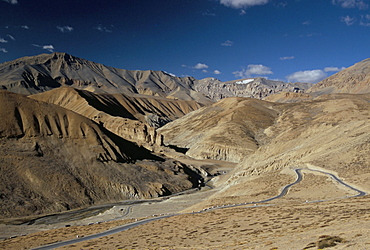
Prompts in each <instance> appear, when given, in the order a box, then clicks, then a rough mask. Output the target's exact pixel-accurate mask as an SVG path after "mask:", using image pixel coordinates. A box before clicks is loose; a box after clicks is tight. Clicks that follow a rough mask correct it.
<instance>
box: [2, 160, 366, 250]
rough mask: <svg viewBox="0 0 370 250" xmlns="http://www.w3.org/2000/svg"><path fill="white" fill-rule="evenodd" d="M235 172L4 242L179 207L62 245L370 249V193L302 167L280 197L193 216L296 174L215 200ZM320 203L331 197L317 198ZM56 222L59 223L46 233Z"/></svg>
mask: <svg viewBox="0 0 370 250" xmlns="http://www.w3.org/2000/svg"><path fill="white" fill-rule="evenodd" d="M219 167H222V166H221V165H220V166H219ZM227 168H229V169H230V168H231V166H230V165H228V166H226V169H227ZM224 169H225V168H224ZM231 173H232V172H230V173H226V174H225V175H219V176H218V177H216V178H214V179H213V181H212V182H210V185H213V186H214V189H210V188H209V187H207V188H205V189H204V190H203V191H199V192H196V193H193V194H185V195H180V196H175V197H172V198H169V199H166V200H164V201H162V202H158V203H156V202H149V203H144V204H140V205H135V206H132V207H131V208H130V210H129V212H128V213H127V214H126V213H125V211H123V212H122V211H121V210H122V208H121V207H118V206H117V207H116V208H112V209H111V210H108V211H106V212H105V213H103V214H101V215H99V216H96V217H91V218H87V219H84V220H82V221H74V222H73V221H72V222H68V224H70V225H71V226H70V227H65V226H64V225H63V223H60V224H55V225H48V226H47V225H39V226H38V228H39V230H42V231H39V232H35V233H30V234H28V235H25V236H19V237H16V238H12V239H6V240H4V241H2V242H1V243H0V249H32V248H35V247H38V246H41V245H45V244H49V243H53V242H59V241H64V240H68V239H75V238H76V237H84V236H86V235H90V234H94V233H97V232H102V231H104V230H108V229H110V228H114V227H117V226H120V225H123V224H127V223H130V222H132V221H134V220H136V219H138V220H140V219H141V218H146V217H151V216H153V215H157V214H159V213H178V212H180V213H182V214H181V215H177V216H174V217H170V218H165V219H161V220H158V221H153V222H150V223H147V224H145V225H141V226H138V227H135V228H132V229H129V230H127V231H124V232H120V233H117V234H113V235H110V236H106V237H101V238H98V239H95V240H90V241H85V242H81V243H78V244H74V245H68V246H65V247H63V249H309V248H310V249H319V248H323V246H326V247H328V246H329V245H330V244H331V243H330V242H331V241H330V240H333V239H336V240H337V242H335V243H333V244H335V246H334V245H333V246H332V247H328V248H327V249H368V248H370V240H369V239H370V208H369V205H368V204H369V201H370V197H369V196H363V197H356V198H346V196H353V195H355V194H356V193H355V192H354V191H353V190H350V189H348V188H345V187H343V186H339V185H338V184H337V183H335V182H334V181H333V180H332V179H331V178H329V177H327V176H325V175H323V174H320V173H317V172H313V171H308V170H305V171H303V180H302V181H301V182H300V183H298V184H296V185H294V186H293V187H292V188H291V189H290V191H289V192H288V194H287V195H286V196H284V197H283V198H281V199H277V200H274V201H271V202H268V203H263V204H256V205H255V204H249V205H242V206H237V207H231V208H222V209H216V210H208V211H206V212H202V213H192V211H200V210H203V209H204V208H210V207H213V206H217V205H229V204H239V203H241V202H253V201H259V200H263V199H266V198H268V197H272V196H275V195H277V194H278V193H279V190H280V188H281V187H283V186H285V185H287V184H289V183H292V182H294V180H295V176H294V175H293V174H292V173H293V171H292V173H290V172H289V171H283V172H273V173H269V174H266V175H264V176H262V177H259V178H255V179H253V180H251V181H250V182H249V185H248V186H245V189H247V190H248V193H249V195H245V196H224V197H223V198H220V196H219V195H217V196H215V198H214V199H213V198H212V196H213V195H214V194H215V193H216V192H217V193H218V192H222V191H221V190H220V188H221V186H222V185H220V184H221V183H224V182H225V181H226V180H227V178H228V176H229V175H230V174H231ZM357 181H360V180H357ZM258 183H259V184H261V183H269V185H258ZM319 200H325V201H322V202H317V201H319ZM125 209H128V208H127V207H125ZM180 210H182V211H180ZM119 211H121V213H124V214H126V215H125V216H124V217H122V218H121V219H117V220H114V221H109V219H112V218H117V213H119ZM99 220H100V221H102V220H105V221H106V222H102V223H99V224H91V223H96V222H97V221H99ZM86 224H91V225H86ZM17 227H18V230H19V229H22V227H24V228H25V226H11V227H10V228H11V229H14V230H17ZM34 227H35V228H37V226H34ZM51 227H56V228H55V229H51V230H46V229H50V228H51ZM8 228H9V227H8ZM2 230H4V227H2V228H1V231H2ZM320 244H321V245H320Z"/></svg>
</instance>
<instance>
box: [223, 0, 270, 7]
mask: <svg viewBox="0 0 370 250" xmlns="http://www.w3.org/2000/svg"><path fill="white" fill-rule="evenodd" d="M268 1H269V0H220V3H221V4H223V5H225V6H227V7H232V8H236V9H241V8H246V7H251V6H255V5H264V4H267V3H268Z"/></svg>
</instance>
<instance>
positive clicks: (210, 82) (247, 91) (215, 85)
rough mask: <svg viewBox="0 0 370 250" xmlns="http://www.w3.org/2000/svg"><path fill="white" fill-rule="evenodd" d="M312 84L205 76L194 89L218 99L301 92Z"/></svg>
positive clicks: (259, 97) (260, 96)
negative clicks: (231, 79) (223, 79)
mask: <svg viewBox="0 0 370 250" xmlns="http://www.w3.org/2000/svg"><path fill="white" fill-rule="evenodd" d="M311 86H312V84H309V83H286V82H281V81H273V80H268V79H265V78H250V79H241V80H235V81H230V82H221V81H219V80H218V79H216V78H205V79H202V80H199V81H197V82H196V84H195V89H196V90H197V91H199V92H200V93H203V94H204V95H206V96H207V97H209V98H210V99H212V100H215V101H219V100H221V99H223V98H227V97H251V98H256V99H263V98H265V97H267V96H269V95H272V94H275V93H280V92H283V91H285V92H294V93H303V92H305V91H306V90H307V89H308V88H309V87H311Z"/></svg>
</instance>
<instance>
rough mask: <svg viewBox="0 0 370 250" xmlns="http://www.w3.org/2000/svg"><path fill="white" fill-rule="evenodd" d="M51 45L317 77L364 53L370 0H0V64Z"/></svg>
mask: <svg viewBox="0 0 370 250" xmlns="http://www.w3.org/2000/svg"><path fill="white" fill-rule="evenodd" d="M51 52H66V53H69V54H71V55H74V56H77V57H81V58H84V59H87V60H91V61H94V62H98V63H102V64H105V65H108V66H113V67H117V68H122V69H130V70H148V69H151V70H163V71H166V72H169V73H172V74H175V75H177V76H193V77H195V78H197V79H202V78H205V77H215V78H218V79H220V80H222V81H229V80H234V79H240V78H249V77H257V76H263V77H266V78H269V79H274V80H275V79H276V80H283V81H292V82H296V81H300V82H318V81H319V80H321V79H323V78H325V77H327V76H330V75H332V74H334V73H336V72H338V71H339V70H341V69H343V68H345V67H349V66H351V65H353V64H354V63H357V62H359V61H361V60H363V59H366V58H369V57H370V55H369V52H370V0H279V1H278V0H115V1H110V0H105V1H103V0H63V1H50V0H32V1H31V0H0V63H2V62H6V61H10V60H14V59H17V58H19V57H23V56H33V55H37V54H41V53H51Z"/></svg>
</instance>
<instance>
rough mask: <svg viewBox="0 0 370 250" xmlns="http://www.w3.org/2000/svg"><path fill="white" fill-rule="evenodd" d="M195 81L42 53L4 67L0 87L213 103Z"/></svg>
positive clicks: (23, 90)
mask: <svg viewBox="0 0 370 250" xmlns="http://www.w3.org/2000/svg"><path fill="white" fill-rule="evenodd" d="M194 80H195V79H194V78H191V77H184V78H180V77H175V76H172V75H170V74H167V73H165V72H163V71H151V70H147V71H139V70H124V69H117V68H113V67H108V66H105V65H102V64H99V63H94V62H91V61H88V60H85V59H82V58H78V57H74V56H71V55H68V54H66V53H52V54H41V55H38V56H33V57H23V58H19V59H17V60H14V61H11V62H6V63H2V64H0V87H1V88H3V89H7V90H9V91H12V92H16V93H22V94H36V93H40V92H44V91H47V90H51V89H54V88H58V87H61V86H72V87H74V88H78V89H86V90H89V91H92V92H98V93H138V94H144V95H153V96H162V97H168V98H171V99H176V98H178V99H183V100H196V101H199V102H202V103H210V100H209V99H208V98H206V97H204V95H202V94H200V93H198V92H196V91H195V90H194V88H193V85H194V83H193V82H194Z"/></svg>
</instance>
